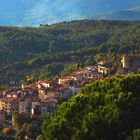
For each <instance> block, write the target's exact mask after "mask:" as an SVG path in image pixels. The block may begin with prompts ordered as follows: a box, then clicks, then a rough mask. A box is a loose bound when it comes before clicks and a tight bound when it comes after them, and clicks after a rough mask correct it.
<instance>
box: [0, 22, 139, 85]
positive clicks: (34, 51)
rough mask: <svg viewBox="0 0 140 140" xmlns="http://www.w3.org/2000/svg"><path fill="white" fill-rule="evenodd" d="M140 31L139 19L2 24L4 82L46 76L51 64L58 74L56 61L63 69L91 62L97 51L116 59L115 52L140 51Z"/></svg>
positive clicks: (0, 48)
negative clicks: (13, 25) (47, 23)
mask: <svg viewBox="0 0 140 140" xmlns="http://www.w3.org/2000/svg"><path fill="white" fill-rule="evenodd" d="M139 35H140V22H138V21H137V22H125V21H123V22H122V21H104V20H101V21H95V20H82V21H72V22H63V23H59V24H54V25H49V26H48V25H46V26H41V27H39V28H30V27H24V28H20V27H0V83H1V84H5V83H9V82H10V81H17V82H19V81H20V80H22V79H25V77H26V76H27V75H34V74H36V76H35V77H40V76H41V75H45V77H44V76H43V78H45V79H46V78H49V77H47V76H46V75H47V74H43V73H44V72H45V73H47V72H48V71H47V70H48V68H49V67H51V71H50V73H52V74H53V73H55V74H56V72H54V71H53V69H54V67H55V65H57V66H58V67H59V66H60V65H61V64H63V65H61V66H62V69H63V68H64V67H66V66H67V65H68V64H75V63H77V62H83V63H84V62H88V60H89V62H91V61H93V59H94V58H93V57H94V56H96V55H97V54H102V55H103V56H106V57H107V56H108V57H110V59H109V58H108V59H109V60H111V61H113V60H116V58H115V55H113V54H122V53H139V52H140V48H139V47H140V45H139V44H140V38H139ZM107 54H109V55H107ZM92 58H93V59H92ZM117 62H119V61H117ZM46 68H47V70H46ZM62 69H59V70H62ZM57 73H59V71H57ZM50 76H51V75H50ZM41 77H42V76H41Z"/></svg>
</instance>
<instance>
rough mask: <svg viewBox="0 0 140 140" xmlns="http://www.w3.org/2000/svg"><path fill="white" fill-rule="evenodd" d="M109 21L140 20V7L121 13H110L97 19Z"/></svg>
mask: <svg viewBox="0 0 140 140" xmlns="http://www.w3.org/2000/svg"><path fill="white" fill-rule="evenodd" d="M96 18H97V19H108V20H140V7H136V8H132V9H127V10H123V11H119V12H110V13H106V14H103V15H99V16H97V17H96Z"/></svg>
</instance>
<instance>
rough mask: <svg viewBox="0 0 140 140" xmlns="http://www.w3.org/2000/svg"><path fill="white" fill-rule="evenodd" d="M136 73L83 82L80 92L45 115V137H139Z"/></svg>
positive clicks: (73, 139)
mask: <svg viewBox="0 0 140 140" xmlns="http://www.w3.org/2000/svg"><path fill="white" fill-rule="evenodd" d="M139 106H140V75H128V76H125V77H121V76H113V77H110V78H107V79H105V80H101V81H97V82H94V83H93V84H90V85H85V87H83V88H82V93H81V94H78V95H76V96H74V97H73V98H72V99H70V100H69V101H68V102H64V103H62V104H61V105H60V106H59V107H58V108H57V110H56V112H55V114H54V115H53V116H50V115H49V114H47V115H46V117H45V119H44V122H43V125H42V129H43V133H44V137H45V139H46V140H91V139H92V140H132V139H133V140H139V139H140V107H139Z"/></svg>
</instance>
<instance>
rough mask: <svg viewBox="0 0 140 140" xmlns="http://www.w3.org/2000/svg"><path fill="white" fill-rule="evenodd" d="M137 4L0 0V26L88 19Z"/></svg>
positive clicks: (135, 0)
mask: <svg viewBox="0 0 140 140" xmlns="http://www.w3.org/2000/svg"><path fill="white" fill-rule="evenodd" d="M139 5H140V0H0V25H10V24H11V25H17V24H38V23H41V22H43V23H46V22H47V23H52V22H59V21H63V20H73V19H80V18H90V17H94V16H95V15H97V14H101V13H106V12H111V11H119V10H123V9H128V8H132V7H135V6H139Z"/></svg>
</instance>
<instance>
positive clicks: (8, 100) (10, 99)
mask: <svg viewBox="0 0 140 140" xmlns="http://www.w3.org/2000/svg"><path fill="white" fill-rule="evenodd" d="M0 101H1V102H19V98H14V97H10V98H9V97H8V98H1V99H0Z"/></svg>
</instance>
